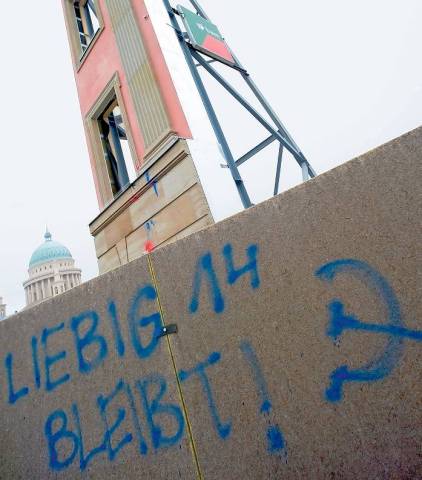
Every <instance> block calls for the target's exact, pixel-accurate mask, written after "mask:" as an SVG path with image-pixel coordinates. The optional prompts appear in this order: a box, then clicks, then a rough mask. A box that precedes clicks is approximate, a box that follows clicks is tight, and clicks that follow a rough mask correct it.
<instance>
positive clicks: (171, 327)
mask: <svg viewBox="0 0 422 480" xmlns="http://www.w3.org/2000/svg"><path fill="white" fill-rule="evenodd" d="M178 331H179V329H178V328H177V325H176V324H175V323H170V324H168V325H164V326H162V327H161V330H160V333H159V334H158V335H157V338H161V337H166V336H167V335H171V334H173V333H177V332H178Z"/></svg>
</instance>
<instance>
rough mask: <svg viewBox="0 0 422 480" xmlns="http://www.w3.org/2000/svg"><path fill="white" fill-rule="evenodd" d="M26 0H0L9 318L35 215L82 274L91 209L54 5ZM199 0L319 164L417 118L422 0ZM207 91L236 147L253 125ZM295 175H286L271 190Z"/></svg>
mask: <svg viewBox="0 0 422 480" xmlns="http://www.w3.org/2000/svg"><path fill="white" fill-rule="evenodd" d="M157 1H160V0H157ZM24 3H25V15H23V14H22V11H21V7H22V3H21V2H4V5H2V18H4V19H9V20H8V21H4V22H2V28H1V30H0V45H1V50H0V51H1V65H2V69H1V75H0V91H1V92H2V93H3V99H2V111H3V114H2V115H1V116H0V139H1V147H2V148H1V153H0V158H1V160H0V161H1V177H0V178H1V183H0V185H1V186H0V214H1V228H2V231H1V236H0V266H1V275H0V296H3V298H4V300H5V301H6V303H7V304H8V313H9V314H10V313H12V312H13V311H14V310H18V309H21V308H22V307H23V306H24V291H23V288H22V282H23V281H24V280H25V279H26V278H27V268H28V262H29V258H30V256H31V254H32V252H33V250H34V249H35V248H36V247H37V246H38V245H39V244H40V243H42V242H43V234H44V230H45V225H46V224H48V227H49V229H50V230H51V232H52V234H53V238H54V239H56V240H58V241H61V242H62V243H64V244H65V245H66V246H67V247H68V248H69V249H70V250H71V252H72V254H73V257H74V258H75V260H76V262H77V265H78V266H79V267H80V268H82V271H83V280H88V279H89V278H92V277H93V276H95V275H96V274H97V265H96V258H95V251H94V244H93V240H92V238H91V236H90V234H89V230H88V223H89V222H90V221H91V220H92V219H93V218H94V217H95V215H96V214H97V213H98V206H97V202H96V197H95V191H94V185H93V181H92V175H91V170H90V166H89V160H88V153H87V148H86V145H85V137H84V132H83V129H82V120H81V117H80V111H79V104H78V99H77V95H76V87H75V82H74V78H73V71H72V66H71V61H70V53H69V48H68V43H67V37H66V31H65V26H64V21H63V15H62V10H61V2H60V0H47V1H44V2H43V6H42V8H40V3H39V2H31V1H28V0H27V1H25V2H24ZM202 5H203V7H204V8H205V9H206V10H207V13H208V14H209V15H210V16H211V18H212V20H213V21H214V23H217V24H218V26H219V28H220V30H221V31H222V32H223V34H224V35H225V37H226V39H227V41H228V42H229V44H230V46H231V47H232V49H233V50H234V51H235V53H236V54H237V56H238V57H240V60H241V61H242V63H243V64H244V65H245V66H246V67H247V69H248V71H249V72H250V73H251V74H252V75H253V78H254V80H255V81H256V83H258V85H259V86H260V88H261V90H263V92H264V93H265V95H266V96H267V98H268V100H269V101H270V102H271V103H272V105H273V107H274V109H275V110H276V111H277V112H278V114H279V116H280V117H281V119H282V121H283V122H284V123H285V125H286V126H287V128H288V129H289V131H290V133H291V134H292V135H293V137H294V138H295V140H296V142H297V143H298V144H299V145H300V147H301V148H302V150H303V151H304V153H305V155H306V156H307V157H308V159H309V160H310V162H311V164H312V165H313V167H314V168H315V169H316V170H317V172H318V173H322V172H324V171H326V170H328V169H330V168H332V167H334V166H337V165H339V164H341V163H343V162H345V161H347V160H349V159H351V158H353V157H354V156H356V155H359V154H361V153H364V152H365V151H367V150H370V149H372V148H374V147H376V146H378V145H380V144H382V143H385V142H386V141H388V140H390V139H392V138H394V137H396V136H399V135H401V134H402V133H405V132H406V131H408V130H411V129H413V128H416V127H417V126H419V125H421V124H422V61H421V47H422V28H421V19H422V2H421V0H402V1H397V0H353V1H352V0H348V1H346V0H319V1H315V0H294V1H287V0H261V1H260V2H252V1H251V2H249V1H248V2H245V1H241V0H232V1H230V2H227V0H202ZM213 93H214V95H215V96H216V101H217V103H218V104H219V105H218V106H219V111H220V112H221V114H222V115H223V117H224V118H225V122H226V125H227V128H228V129H231V133H239V132H241V135H237V138H234V137H233V140H232V142H233V143H232V144H233V146H234V149H235V150H238V151H240V152H242V151H244V150H245V151H246V150H247V149H248V147H249V144H244V140H245V137H246V136H248V137H250V135H249V134H248V135H245V134H244V132H249V131H250V129H251V128H252V126H251V125H250V123H248V122H247V121H246V120H243V116H242V115H241V112H240V111H238V109H235V108H232V107H229V106H228V105H229V104H228V102H226V101H221V100H222V99H224V98H225V97H224V96H223V95H221V96H219V93H218V90H213ZM218 98H220V102H218ZM243 122H245V123H243ZM264 137H265V133H264V134H263V136H262V132H258V133H257V136H256V138H257V139H260V138H264ZM273 166H274V163H273V162H272V163H269V160H268V159H266V158H265V159H264V160H263V162H262V163H259V164H258V162H257V161H255V162H252V161H250V162H249V163H248V165H247V166H246V167H245V168H244V169H243V170H242V173H244V175H245V180H246V182H247V186H248V188H249V189H250V191H251V194H252V197H253V199H254V200H255V201H258V200H260V199H261V198H263V197H264V196H265V192H267V193H268V192H269V191H270V190H271V187H272V179H270V178H269V174H270V173H271V175H272V170H271V169H272V168H273ZM287 166H289V165H286V167H287ZM293 167H294V165H290V166H289V169H290V168H291V171H292V172H293ZM267 174H268V175H267ZM294 174H298V172H297V171H296V170H295V173H294ZM266 175H267V176H268V182H266V180H267V177H266ZM292 175H293V173H292ZM282 182H283V180H282ZM293 183H294V180H292V179H291V178H290V177H289V176H287V177H286V180H285V181H284V182H283V183H282V187H283V188H286V187H288V186H290V185H291V184H293Z"/></svg>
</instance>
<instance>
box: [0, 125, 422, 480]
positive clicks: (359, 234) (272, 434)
mask: <svg viewBox="0 0 422 480" xmlns="http://www.w3.org/2000/svg"><path fill="white" fill-rule="evenodd" d="M421 158H422V129H418V130H415V131H413V132H411V133H409V134H407V135H405V136H403V137H401V138H399V139H397V140H395V141H393V142H391V143H389V144H387V145H385V146H382V147H380V148H378V149H376V150H374V151H372V152H369V153H368V154H366V155H364V156H363V157H361V158H358V159H355V160H353V161H351V162H349V163H348V164H345V165H343V166H341V167H339V168H337V169H335V170H332V171H330V172H328V173H326V174H324V175H321V176H320V177H318V178H316V179H315V180H312V181H309V182H307V183H306V184H303V185H301V186H299V187H297V188H295V189H293V190H290V191H288V192H286V193H284V194H282V195H280V196H278V197H277V198H275V199H273V200H270V201H267V202H265V203H263V204H260V205H258V206H256V207H254V208H252V209H250V210H248V211H246V212H243V213H242V214H239V215H237V216H235V217H232V218H230V219H228V220H226V221H224V222H222V223H219V224H217V225H215V226H212V227H209V228H207V229H206V230H203V231H201V232H199V233H195V234H193V235H191V236H190V237H189V238H185V239H182V240H180V241H179V242H176V243H173V244H171V245H168V246H166V247H164V248H160V249H157V250H156V251H154V252H153V253H152V254H151V255H147V256H144V257H142V258H140V259H138V260H135V261H133V262H131V263H129V264H127V265H125V266H123V267H122V268H119V269H117V270H114V271H113V272H110V273H108V274H105V275H103V276H101V277H99V278H98V279H95V280H93V281H91V282H89V283H86V284H84V285H82V286H81V287H78V288H76V289H74V290H72V291H70V292H68V293H66V294H63V295H61V296H59V297H57V298H56V299H54V300H51V301H47V302H45V303H43V304H41V305H40V306H37V307H34V308H32V309H30V310H28V311H26V312H24V313H22V314H20V315H18V316H14V317H11V318H9V319H7V320H6V321H4V322H2V323H0V357H1V359H2V363H1V370H0V403H1V410H0V432H1V435H0V452H1V453H0V454H1V462H0V478H2V479H3V478H4V479H16V478H37V479H49V478H58V479H61V478H63V479H65V478H69V479H76V478H93V479H102V478H104V477H106V478H110V479H122V478H128V479H132V478H133V479H135V478H168V479H177V478H181V479H190V478H192V479H194V478H205V479H245V478H252V479H263V478H271V479H275V478H288V479H294V478H318V479H319V478H342V479H343V478H350V479H356V478H371V479H375V478H377V479H379V478H388V479H390V478H401V479H403V478H405V479H420V478H422V457H421V444H422V391H421V380H422V377H421V371H422V368H421V367H422V362H421V358H422V357H421V352H422V350H421V348H422V343H421V341H422V325H421V304H420V298H421V291H420V267H421V258H420V250H417V247H419V245H420V228H419V225H420V223H419V221H418V219H420V212H421V186H420V185H421V175H420V161H421ZM418 269H419V284H417V270H418ZM163 322H164V323H165V324H166V325H171V324H177V327H178V333H175V334H171V335H169V336H164V337H159V333H160V331H161V328H162V324H163Z"/></svg>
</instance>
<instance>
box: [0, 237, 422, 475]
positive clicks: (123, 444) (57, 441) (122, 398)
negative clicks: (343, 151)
mask: <svg viewBox="0 0 422 480" xmlns="http://www.w3.org/2000/svg"><path fill="white" fill-rule="evenodd" d="M259 252H260V250H259V247H258V246H257V245H250V246H248V248H247V249H246V252H245V256H246V261H245V263H244V264H243V265H241V266H238V265H237V266H236V265H235V261H234V255H233V247H232V245H231V244H227V245H225V246H224V247H223V248H222V251H221V258H222V259H223V262H224V266H225V275H224V278H220V276H219V274H218V272H217V270H216V269H215V267H214V262H215V258H214V257H213V254H212V253H211V252H204V253H203V254H202V255H200V256H199V258H198V259H197V261H196V264H195V266H194V271H193V273H192V288H191V292H190V294H189V299H188V302H187V306H186V307H187V314H188V315H189V316H190V317H194V316H195V314H196V313H197V312H199V311H200V309H208V310H211V311H212V312H213V313H214V314H216V315H217V316H219V315H222V314H223V313H224V311H225V309H226V307H227V304H228V302H230V301H231V300H230V298H227V295H226V296H224V294H223V288H222V286H223V285H224V286H228V287H230V288H232V287H233V288H248V290H249V293H250V294H252V295H253V294H254V292H255V291H257V290H258V289H259V288H260V286H261V276H260V271H259ZM339 275H351V276H353V277H356V278H358V279H359V280H361V281H362V282H363V283H364V284H365V286H367V287H368V288H369V289H370V291H371V292H372V293H373V295H376V296H377V298H378V299H380V300H381V301H382V302H383V305H384V306H385V308H386V311H387V312H388V318H387V320H386V322H385V323H384V324H370V323H365V322H363V321H362V320H360V319H358V318H357V317H356V316H355V315H354V314H353V313H351V312H346V311H345V307H344V304H343V303H342V301H341V300H340V299H332V300H331V301H330V302H329V304H328V306H327V312H328V327H327V332H326V333H327V335H328V336H329V337H330V338H332V339H334V340H336V339H338V338H339V337H340V336H341V335H342V334H343V332H344V331H346V330H365V331H369V332H373V333H374V334H377V335H384V336H385V337H386V338H387V344H386V346H385V349H384V350H383V351H382V352H380V353H379V354H378V356H377V357H376V358H373V359H372V360H371V361H369V362H368V363H367V364H366V365H364V366H362V367H361V368H360V369H350V368H349V367H348V366H347V365H343V366H340V367H338V368H336V369H335V370H334V371H333V372H332V373H331V374H330V375H329V383H328V386H327V388H326V390H325V398H326V400H327V401H328V402H338V401H341V400H342V399H343V397H344V394H345V393H344V390H345V386H346V384H347V383H349V384H352V383H353V382H374V381H379V380H382V379H384V378H386V377H387V376H388V375H390V373H391V372H392V371H393V369H394V368H395V367H396V366H397V365H398V364H399V362H400V360H401V358H402V356H403V351H404V347H405V341H407V340H409V341H417V342H420V341H422V332H420V331H415V330H410V329H407V328H406V326H405V324H404V321H403V318H402V314H401V311H400V305H399V302H398V299H397V297H396V295H395V293H394V291H393V289H392V288H391V286H390V285H389V283H388V281H387V280H386V279H385V278H384V277H383V276H382V275H381V274H380V273H379V272H377V271H376V270H375V269H374V268H373V267H371V266H370V265H369V264H367V263H365V262H362V261H360V260H355V259H340V260H335V261H332V262H329V263H326V264H324V265H322V266H321V267H320V268H318V269H317V270H316V272H315V276H316V278H317V279H319V280H321V281H323V282H327V283H332V282H334V281H335V279H336V278H337V276H339ZM242 277H243V278H246V279H247V282H243V283H242V286H241V287H240V286H239V285H240V284H237V282H238V280H239V279H240V278H242ZM205 292H206V293H205ZM204 298H207V303H206V304H201V299H204ZM127 312H128V313H127V317H126V318H122V315H121V314H120V312H119V306H118V305H117V303H116V301H114V300H113V299H111V300H109V301H108V303H107V308H106V315H103V316H102V317H101V316H100V314H99V313H98V312H97V311H95V310H88V311H83V312H79V313H77V314H76V315H74V316H72V317H71V318H70V319H68V320H67V321H65V322H60V323H57V324H55V325H50V326H46V327H45V328H42V329H41V331H40V332H39V333H38V334H34V335H32V336H31V338H30V339H29V345H30V348H29V350H30V352H31V355H30V358H26V359H24V358H19V352H9V353H8V354H7V355H6V356H5V359H4V363H3V368H4V370H3V372H4V375H5V378H6V380H7V391H6V392H2V395H5V401H6V402H7V403H8V404H9V406H10V408H12V407H13V408H16V407H17V406H19V405H20V404H22V402H25V400H27V399H28V398H29V397H31V396H35V395H37V393H40V392H45V393H46V394H49V395H52V394H54V392H57V391H59V390H60V389H62V388H63V387H64V386H65V385H67V384H70V382H72V381H73V380H78V379H79V378H80V377H81V376H82V377H85V378H86V379H87V380H89V378H90V376H91V375H93V374H94V372H95V371H97V370H98V369H99V368H101V367H103V366H104V365H106V362H107V359H108V358H110V357H112V358H117V359H120V360H121V361H124V360H125V359H127V358H128V355H129V353H130V354H131V355H134V356H135V358H137V359H138V360H139V362H142V361H144V360H146V359H149V358H151V357H152V356H153V355H154V353H156V352H157V348H158V346H159V343H160V341H161V340H162V328H163V320H162V317H161V314H160V311H159V309H158V307H157V291H156V289H155V287H154V286H153V285H152V284H146V285H142V286H140V287H139V288H137V289H136V291H135V293H134V295H133V296H132V298H131V299H130V304H129V308H128V310H127ZM192 320H194V319H193V318H192ZM122 322H125V323H126V325H125V327H126V328H125V329H123V328H122ZM106 329H107V330H109V331H110V332H111V334H110V335H109V337H110V338H108V337H106V335H105V334H104V331H105V330H106ZM124 332H127V333H126V338H125V334H124ZM64 336H69V337H70V338H71V342H66V341H64V340H63V337H64ZM63 344H66V345H68V344H71V345H72V350H73V351H72V354H71V355H70V352H69V351H66V350H64V349H61V348H60V347H58V345H63ZM238 348H239V352H240V355H241V358H243V361H244V362H245V365H246V367H247V368H248V370H249V372H250V375H251V378H252V379H253V382H254V384H255V386H256V391H257V393H258V397H259V402H260V404H259V409H258V411H259V415H262V416H266V417H267V418H266V422H265V425H266V426H265V429H266V430H265V434H264V435H263V437H265V442H266V450H267V451H268V453H269V454H277V453H280V452H284V454H286V451H287V442H286V438H285V435H284V433H283V430H282V426H280V425H278V424H277V423H275V422H272V420H271V419H270V417H269V414H270V412H271V411H272V409H273V404H272V402H271V392H270V391H269V388H268V385H267V382H266V380H265V375H264V373H263V369H262V366H261V362H260V360H259V355H258V354H257V352H256V351H255V349H254V346H253V342H251V341H250V340H248V339H242V340H241V341H240V343H239V345H238ZM17 357H18V360H17ZM17 361H18V362H29V364H30V365H31V370H32V375H31V377H30V378H27V379H26V381H25V382H23V381H22V379H20V382H17V379H16V375H15V364H16V362H17ZM70 362H74V364H73V365H70V364H69V363H70ZM224 368H226V366H225V365H224V352H221V351H214V352H209V353H208V355H204V358H203V359H202V360H201V361H200V362H197V363H196V364H195V365H186V366H183V368H182V369H180V370H179V371H178V381H179V382H180V385H181V388H182V390H184V389H188V388H189V385H190V382H192V381H193V380H196V381H199V382H200V385H201V391H202V394H203V401H204V402H205V404H206V405H207V408H208V412H209V415H210V420H211V424H212V425H213V428H214V433H215V435H217V438H219V439H220V440H221V441H227V439H229V438H230V436H231V435H233V419H231V418H227V417H226V416H225V414H224V412H222V411H221V408H220V405H218V401H217V399H216V395H215V391H214V386H213V378H214V375H215V372H217V371H218V372H220V374H221V372H224ZM72 372H74V373H72ZM174 384H175V379H174V378H173V379H170V380H169V379H167V378H166V377H165V376H164V375H162V374H161V373H159V372H157V373H152V374H149V375H147V376H140V378H139V379H137V380H136V381H127V380H125V379H124V378H117V379H116V382H115V383H114V388H112V389H111V390H109V391H106V392H98V393H97V394H96V396H95V401H93V402H92V405H91V409H90V413H91V414H92V411H94V412H95V414H96V416H97V418H98V422H99V425H101V426H102V427H101V428H100V429H99V432H100V433H99V435H98V438H97V439H96V441H95V442H94V443H95V445H94V446H92V445H91V443H92V441H90V447H89V448H87V445H86V443H87V442H86V435H87V430H86V427H84V417H85V413H84V412H83V411H82V410H81V407H80V405H78V403H76V402H70V406H69V407H67V408H56V409H55V410H54V411H52V412H50V413H49V415H48V416H47V418H46V419H45V421H44V431H43V434H44V439H45V451H46V462H47V463H48V465H49V467H50V468H51V469H52V470H54V471H62V470H65V469H67V468H69V467H70V466H71V465H74V464H77V465H78V468H79V469H80V470H81V471H83V470H85V469H86V468H87V467H88V466H89V465H90V464H91V463H92V462H94V461H95V459H96V458H97V457H98V456H102V457H103V458H107V459H108V460H109V461H110V462H112V461H114V460H115V459H116V458H117V457H118V455H119V453H120V452H122V451H123V450H124V449H126V448H128V447H129V446H131V448H135V449H136V451H137V452H138V454H139V455H140V456H145V455H148V454H149V453H151V452H156V451H159V450H160V449H163V448H170V447H172V446H175V445H177V444H179V443H180V441H181V439H182V438H183V436H184V435H185V434H186V424H185V422H186V419H185V416H184V412H183V410H182V407H181V406H180V405H179V404H178V403H175V402H174V401H171V398H170V395H169V391H170V385H171V387H172V388H174Z"/></svg>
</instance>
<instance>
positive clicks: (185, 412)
mask: <svg viewBox="0 0 422 480" xmlns="http://www.w3.org/2000/svg"><path fill="white" fill-rule="evenodd" d="M146 257H147V260H148V268H149V271H150V274H151V277H152V281H153V283H154V287H155V291H156V292H157V302H158V308H159V310H160V316H161V322H162V325H163V326H165V321H164V311H163V307H162V305H161V300H160V293H159V290H158V282H157V277H156V275H155V271H154V267H153V266H152V260H151V256H150V255H146ZM166 340H167V347H168V350H169V353H170V358H171V362H172V364H173V369H174V374H175V376H176V382H177V390H178V392H179V397H180V402H181V404H182V408H183V416H184V417H185V421H186V426H187V430H188V435H189V440H190V441H189V445H190V447H191V451H192V456H193V459H194V462H195V465H196V472H197V474H198V480H204V476H203V474H202V470H201V467H200V465H199V459H198V451H197V448H196V445H195V440H194V438H193V433H192V426H191V423H190V421H189V415H188V410H187V407H186V402H185V399H184V397H183V391H182V385H181V384H180V379H179V375H178V374H177V366H176V359H175V358H174V354H173V350H172V348H171V343H170V339H169V337H168V336H167V335H166Z"/></svg>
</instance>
